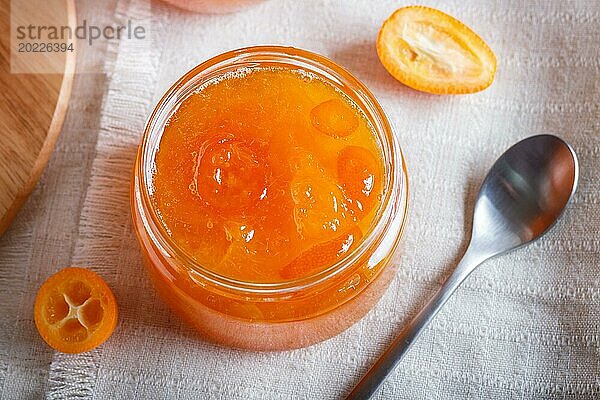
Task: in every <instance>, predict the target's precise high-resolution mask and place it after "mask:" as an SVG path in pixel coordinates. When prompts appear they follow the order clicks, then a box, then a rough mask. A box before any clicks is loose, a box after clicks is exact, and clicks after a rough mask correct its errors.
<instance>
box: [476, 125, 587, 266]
mask: <svg viewBox="0 0 600 400" xmlns="http://www.w3.org/2000/svg"><path fill="white" fill-rule="evenodd" d="M578 179H579V166H578V162H577V155H576V154H575V151H574V150H573V148H572V147H571V146H570V145H569V144H568V143H566V142H565V141H564V140H562V139H560V138H558V137H556V136H552V135H539V136H532V137H529V138H527V139H525V140H522V141H521V142H519V143H517V144H515V145H514V146H512V147H511V148H510V149H508V150H507V151H506V152H505V153H504V154H503V155H502V156H500V158H499V159H498V160H497V161H496V163H495V164H494V165H493V166H492V168H491V169H490V171H489V172H488V175H487V177H486V178H485V180H484V181H483V184H482V185H481V189H480V190H479V195H478V196H477V200H476V202H475V210H474V215H473V233H472V238H471V244H472V246H477V252H479V253H482V254H487V255H488V256H489V257H492V256H494V255H499V254H502V253H505V252H507V251H511V250H514V249H516V248H517V247H520V246H522V245H524V244H527V243H529V242H531V241H533V240H535V239H537V238H538V237H540V236H541V235H543V234H544V233H545V232H547V231H548V229H550V227H552V225H554V223H555V222H556V220H557V219H558V218H559V216H560V215H561V213H562V211H563V210H564V208H565V206H566V205H567V203H568V202H569V201H570V200H571V198H572V197H573V194H574V193H575V190H576V188H577V181H578Z"/></svg>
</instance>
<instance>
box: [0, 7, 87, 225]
mask: <svg viewBox="0 0 600 400" xmlns="http://www.w3.org/2000/svg"><path fill="white" fill-rule="evenodd" d="M65 1H66V2H67V10H68V16H67V19H68V24H69V25H70V26H72V27H73V28H74V27H75V26H76V25H77V22H76V20H77V14H76V10H75V2H74V0H65ZM73 43H75V42H73ZM75 59H76V52H75V51H73V52H68V53H67V56H66V60H65V71H64V74H63V79H62V83H61V86H60V92H59V94H58V100H57V101H56V107H55V108H54V114H53V115H52V121H51V122H50V127H49V128H48V134H47V135H46V140H45V141H44V144H43V145H42V148H41V150H40V154H39V155H38V157H37V159H36V161H35V164H34V166H33V168H32V170H31V174H30V175H29V177H28V179H27V182H26V183H25V185H23V187H22V189H21V190H20V191H19V192H18V193H17V195H16V196H15V199H14V201H13V202H12V204H11V205H10V207H9V208H8V210H6V213H4V215H3V216H2V217H0V236H2V234H4V232H5V231H6V230H7V229H8V227H9V226H10V224H11V222H12V221H13V219H14V218H15V217H16V216H17V214H18V212H19V210H20V209H21V207H22V206H23V204H24V203H25V200H27V197H29V195H30V194H31V192H32V191H33V189H34V188H35V185H36V184H37V182H38V180H39V179H40V176H41V175H42V172H43V171H44V168H45V167H46V164H48V161H49V160H50V156H51V155H52V153H53V151H54V146H55V145H56V141H57V140H58V136H59V135H60V132H61V130H62V126H63V123H64V121H65V117H66V114H67V109H68V108H69V99H70V98H71V89H72V88H73V78H74V76H75V63H76V62H75Z"/></svg>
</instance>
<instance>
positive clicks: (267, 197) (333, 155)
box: [151, 67, 384, 283]
mask: <svg viewBox="0 0 600 400" xmlns="http://www.w3.org/2000/svg"><path fill="white" fill-rule="evenodd" d="M383 178H384V165H383V157H382V152H381V148H380V146H379V142H378V140H377V138H376V137H375V134H374V131H373V128H372V126H371V125H370V124H369V123H368V122H367V119H366V117H365V116H364V114H363V113H362V112H361V111H360V110H359V109H358V107H357V106H356V105H355V103H354V102H353V101H352V100H350V98H348V97H347V96H346V95H344V94H343V93H342V91H340V90H339V89H336V88H335V87H334V86H333V85H332V84H330V83H328V82H326V81H325V80H323V79H321V78H319V77H317V76H316V75H312V74H310V73H307V72H305V71H302V70H298V69H292V68H291V67H290V68H286V67H273V68H252V69H241V70H237V71H234V72H229V73H227V74H225V75H222V76H220V77H218V78H214V79H213V80H212V81H209V82H207V83H205V84H203V85H202V86H201V87H199V88H198V90H196V91H195V92H194V93H193V94H191V95H190V96H189V97H187V98H186V99H185V100H184V101H183V102H182V103H181V105H180V106H179V107H178V108H177V109H176V110H175V111H174V112H173V114H172V115H171V116H170V118H169V120H168V122H167V124H166V126H165V128H164V133H163V135H162V138H161V140H160V144H159V149H158V151H157V153H156V156H155V171H154V176H153V185H152V188H151V197H152V202H153V206H154V208H155V209H156V211H157V215H158V216H159V218H160V220H161V221H162V223H163V225H164V227H165V228H166V231H167V233H168V234H169V236H170V237H171V238H172V239H173V241H174V242H175V243H176V244H177V246H178V247H179V248H180V249H181V250H183V251H184V252H186V253H187V254H188V255H190V256H191V257H193V258H194V259H196V260H197V261H198V262H199V263H200V264H201V265H203V266H204V267H205V268H207V269H209V270H211V271H213V272H215V273H218V274H220V275H223V276H227V277H229V278H233V279H238V280H243V281H248V282H261V283H272V282H282V281H289V280H294V279H298V278H302V277H305V276H308V275H312V274H314V273H317V272H320V271H322V270H324V269H326V268H328V267H329V266H331V265H332V264H333V263H335V262H336V261H337V260H339V259H340V258H341V257H343V256H344V255H345V254H346V253H348V252H349V251H351V250H352V249H354V248H355V247H356V246H357V244H358V243H359V242H360V241H361V240H362V238H363V236H364V234H365V233H367V231H368V230H369V228H370V226H371V224H372V222H373V220H374V217H375V214H376V213H377V210H378V209H379V206H380V203H381V198H382V190H383Z"/></svg>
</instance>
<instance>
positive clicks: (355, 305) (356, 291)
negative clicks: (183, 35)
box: [131, 46, 408, 350]
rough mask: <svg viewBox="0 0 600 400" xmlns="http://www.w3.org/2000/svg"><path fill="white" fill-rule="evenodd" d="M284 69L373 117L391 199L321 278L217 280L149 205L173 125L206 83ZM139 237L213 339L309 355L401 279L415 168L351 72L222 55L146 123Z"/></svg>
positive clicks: (165, 292)
mask: <svg viewBox="0 0 600 400" xmlns="http://www.w3.org/2000/svg"><path fill="white" fill-rule="evenodd" d="M258 66H260V67H265V66H271V67H272V66H282V67H287V68H294V69H301V70H304V71H307V72H311V73H313V74H316V75H318V76H319V77H320V78H321V79H323V80H325V81H327V82H329V83H330V84H332V85H334V86H335V87H337V88H338V89H340V90H341V91H343V93H345V94H346V95H347V96H349V97H350V98H351V99H352V100H353V101H354V102H355V103H356V104H357V105H358V106H359V107H360V108H361V109H362V110H363V112H364V114H365V115H366V117H367V119H368V120H369V122H370V123H371V124H372V126H373V130H374V132H375V134H376V135H377V136H378V140H379V143H380V145H381V149H382V154H383V159H384V160H383V161H384V165H385V182H384V183H383V199H382V201H381V206H380V209H379V210H378V212H377V214H376V217H375V220H374V222H373V224H372V227H371V229H370V231H367V232H365V235H364V239H363V241H362V243H360V244H359V245H358V246H357V247H356V248H355V249H354V250H353V251H350V252H349V253H348V254H346V255H345V256H344V257H342V258H341V259H340V260H339V261H338V262H337V263H335V264H334V265H331V266H329V267H328V268H326V269H325V270H323V271H320V272H318V273H316V274H314V275H312V276H308V277H305V278H300V279H297V280H294V281H289V282H281V283H254V282H242V281H237V280H233V279H231V278H228V277H225V276H221V275H218V274H216V273H214V272H212V271H210V270H208V269H206V268H204V267H203V266H202V265H200V264H199V263H198V262H197V261H195V260H194V259H192V258H191V257H189V256H188V255H187V254H185V253H184V252H182V251H181V250H179V249H178V247H177V246H176V245H175V244H174V243H173V241H172V239H171V238H170V236H169V235H168V234H167V233H166V231H165V230H164V227H163V226H162V224H161V222H160V220H159V218H158V216H157V215H156V210H154V209H153V206H152V202H151V199H150V196H151V193H150V187H151V184H152V178H153V162H154V158H155V154H156V152H157V150H158V146H159V143H160V139H161V135H162V133H163V128H164V126H165V123H166V121H167V120H168V118H169V117H170V115H171V114H172V113H173V112H174V110H176V109H177V107H178V106H179V104H181V103H182V101H183V100H185V99H186V98H187V96H189V95H190V94H191V93H192V92H194V90H195V89H196V88H198V87H199V86H200V85H202V84H203V83H205V82H206V81H207V80H210V79H213V78H215V77H217V76H220V75H222V74H225V73H227V72H231V71H234V70H238V69H241V68H252V67H258ZM131 191H132V193H131V207H132V215H133V221H134V225H135V230H136V232H137V235H138V239H139V241H140V244H141V248H142V253H143V255H144V258H145V261H146V265H147V268H148V271H149V273H150V276H151V277H152V280H153V282H154V285H155V287H156V289H157V290H158V292H159V293H160V295H161V296H162V298H163V299H164V300H165V301H166V302H167V303H168V304H169V305H170V306H171V308H173V309H174V310H175V311H176V312H177V313H178V314H180V315H181V316H182V317H183V318H184V319H185V320H186V321H188V322H189V323H191V324H192V325H193V326H194V327H195V328H196V329H197V330H198V331H199V332H200V333H201V334H202V336H203V337H204V338H206V339H208V340H210V341H212V342H216V343H219V344H222V345H226V346H232V347H238V348H245V349H252V350H284V349H291V348H297V347H304V346H308V345H310V344H313V343H316V342H319V341H322V340H325V339H327V338H330V337H332V336H334V335H336V334H338V333H340V332H342V331H343V330H345V329H346V328H348V327H349V326H351V325H352V324H354V323H355V322H356V321H358V320H359V319H360V318H362V317H363V316H364V315H365V314H366V313H367V312H368V311H369V310H370V309H371V308H372V307H373V306H374V305H375V303H376V302H377V301H378V299H379V298H380V297H381V295H382V294H383V292H384V291H385V289H386V288H387V286H388V285H389V283H390V281H391V280H392V278H393V276H394V275H395V272H396V267H397V266H396V265H394V264H392V263H390V259H391V257H392V255H393V254H394V252H395V250H396V248H397V246H398V244H399V241H400V237H401V234H402V231H403V228H404V224H405V218H406V211H407V195H408V185H407V175H406V166H405V163H404V159H403V156H402V152H401V150H400V146H399V144H398V141H397V139H396V138H395V136H394V135H393V133H392V129H391V127H390V124H389V122H388V120H387V118H386V116H385V114H384V112H383V110H382V108H381V106H380V105H379V104H378V103H377V101H376V100H375V98H374V97H373V95H372V94H371V92H370V91H369V90H368V89H367V88H366V87H365V86H364V85H363V84H362V83H361V82H360V81H358V79H356V78H355V77H354V76H353V75H352V74H350V73H349V72H348V71H346V70H345V69H344V68H342V67H340V66H339V65H337V64H335V63H334V62H333V61H331V60H329V59H327V58H325V57H322V56H320V55H317V54H314V53H310V52H308V51H304V50H299V49H295V48H291V47H279V46H260V47H249V48H244V49H240V50H235V51H230V52H227V53H224V54H221V55H219V56H217V57H214V58H212V59H210V60H208V61H206V62H204V63H202V64H200V65H199V66H197V67H196V68H194V69H192V70H191V71H190V72H188V73H187V74H185V75H184V76H183V77H182V78H181V79H180V80H179V81H177V82H176V83H175V84H174V85H173V86H172V87H171V88H170V89H169V90H168V91H167V93H166V94H165V95H164V96H163V97H162V99H161V100H160V101H159V103H158V105H157V106H156V108H155V109H154V111H153V113H152V115H151V116H150V118H149V121H148V123H147V125H146V128H145V131H144V135H143V138H142V142H141V145H140V147H139V150H138V154H137V159H136V162H135V167H134V176H133V181H132V187H131Z"/></svg>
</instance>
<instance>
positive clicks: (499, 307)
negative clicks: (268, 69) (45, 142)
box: [0, 0, 600, 400]
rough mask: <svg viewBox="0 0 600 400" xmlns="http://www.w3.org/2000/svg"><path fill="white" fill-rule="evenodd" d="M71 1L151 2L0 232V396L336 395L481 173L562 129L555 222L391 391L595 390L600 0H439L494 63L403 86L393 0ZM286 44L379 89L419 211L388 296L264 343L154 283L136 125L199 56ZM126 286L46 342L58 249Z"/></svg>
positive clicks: (523, 394)
mask: <svg viewBox="0 0 600 400" xmlns="http://www.w3.org/2000/svg"><path fill="white" fill-rule="evenodd" d="M81 3H82V4H81V7H80V10H79V13H80V14H79V17H80V18H82V17H85V15H86V14H85V13H90V15H91V14H93V13H103V15H104V18H105V19H106V20H107V21H127V20H128V19H134V20H136V21H145V22H146V23H148V24H149V26H150V27H151V39H150V40H146V41H135V40H123V41H121V42H118V43H116V44H115V46H114V48H113V49H112V50H110V51H109V52H108V54H107V57H108V58H109V59H110V60H109V61H107V74H106V75H91V74H87V75H79V76H77V79H76V81H75V85H74V88H73V97H72V101H71V105H70V109H69V114H68V116H67V120H66V123H65V126H64V129H63V132H62V136H61V138H60V140H59V143H58V146H57V149H56V151H55V153H54V155H53V157H52V160H51V161H50V163H49V165H48V167H47V169H46V171H45V173H44V175H43V177H42V180H41V181H40V183H39V184H38V186H37V188H36V190H35V192H34V193H33V194H32V196H31V197H30V199H29V200H28V202H27V204H26V205H25V207H24V209H23V210H22V211H21V212H20V214H19V216H18V218H17V220H16V221H15V222H14V224H13V226H12V227H11V229H10V230H9V231H8V232H7V233H6V234H4V235H3V236H2V237H0V398H2V399H24V398H31V399H33V398H41V397H44V396H45V397H47V398H50V399H63V398H80V399H166V398H182V399H205V398H206V399H244V400H245V399H339V398H342V397H343V396H344V394H346V393H348V391H349V390H350V388H351V387H352V386H353V385H354V384H355V383H356V381H357V380H358V379H359V377H360V376H361V375H362V374H363V373H364V372H366V370H367V369H368V367H369V366H370V365H371V364H372V363H373V361H374V360H375V359H376V357H377V356H378V355H379V354H380V353H381V351H382V350H383V349H384V348H385V346H386V345H387V344H388V343H389V342H390V340H391V338H392V337H393V336H394V334H395V332H397V331H398V330H399V329H400V328H401V327H402V325H403V324H404V323H406V322H407V321H408V320H409V319H410V318H411V317H412V315H414V313H415V312H416V311H417V310H418V309H419V307H420V306H421V305H422V304H423V303H424V302H425V301H426V300H427V299H428V297H429V296H431V294H432V293H433V292H434V291H435V290H436V289H437V288H438V287H439V285H440V284H441V282H442V281H443V279H444V278H445V277H446V276H447V275H448V274H449V273H450V272H451V271H452V269H453V267H454V265H455V264H456V262H457V260H458V258H459V257H460V255H461V253H462V252H463V251H464V249H465V246H466V243H467V240H468V237H467V236H468V232H469V229H470V223H471V222H470V214H471V212H472V207H473V201H474V198H475V196H476V193H477V190H478V187H479V185H480V183H481V181H482V178H483V177H484V175H485V173H486V171H487V169H488V168H489V167H490V166H491V165H492V163H493V162H494V160H495V159H496V158H497V157H498V156H499V155H500V154H501V153H502V152H503V151H504V150H505V149H507V148H508V147H509V146H510V145H512V144H513V143H515V142H516V141H518V140H520V139H522V138H524V137H527V136H530V135H534V134H540V133H552V134H557V135H559V136H561V137H563V138H565V139H566V140H567V141H569V142H570V143H571V144H572V145H573V146H574V148H575V149H576V151H577V153H578V155H579V159H580V167H581V178H580V186H579V190H578V192H577V194H576V196H575V198H574V201H573V203H572V204H571V206H570V207H569V209H568V210H567V212H566V213H565V215H564V217H563V218H562V219H561V221H560V222H559V223H558V224H557V226H556V227H555V228H554V229H553V230H552V231H551V232H549V233H548V235H546V236H545V237H544V238H543V239H542V240H540V241H538V242H536V243H534V244H533V245H531V246H529V247H526V248H523V249H520V250H518V251H515V252H513V253H511V254H509V255H506V256H504V257H502V258H498V259H495V260H492V261H489V262H487V263H485V264H484V265H483V266H482V267H480V269H478V270H477V271H476V272H475V273H473V274H472V275H471V276H470V277H469V278H468V280H467V281H466V282H465V283H464V285H463V286H462V287H461V288H460V289H459V290H458V291H457V292H456V293H455V295H454V296H453V298H452V299H451V300H450V301H449V302H448V304H447V305H446V306H445V307H444V309H443V310H442V311H441V312H440V313H439V315H438V316H437V318H436V319H435V320H434V321H433V323H432V324H431V325H430V326H429V327H428V328H427V330H426V331H425V332H424V334H423V335H422V336H421V338H420V339H419V340H418V342H417V343H416V344H415V346H414V347H413V348H412V350H411V351H410V353H409V354H408V355H407V357H406V358H405V360H404V361H403V362H402V364H401V365H400V367H399V368H398V369H397V371H396V372H395V373H394V374H393V375H392V376H390V378H389V379H388V380H387V381H386V382H385V384H384V385H383V387H382V390H381V391H380V393H379V394H378V397H377V398H378V399H432V398H435V399H437V400H442V399H474V398H480V399H598V398H600V207H599V206H600V194H599V193H600V180H599V174H600V45H599V38H600V2H597V1H593V0H589V1H584V0H580V1H558V0H555V1H542V0H540V1H522V0H508V1H502V2H497V1H479V0H446V1H438V0H431V1H429V2H428V5H430V6H433V7H437V8H440V9H442V10H444V11H446V12H448V13H449V14H451V15H454V16H456V17H458V18H460V19H461V20H462V21H464V22H465V23H466V24H467V25H469V26H471V27H472V28H473V29H474V30H475V31H476V32H478V33H479V34H480V35H481V36H482V37H483V38H484V39H485V40H486V41H487V42H488V44H489V45H490V47H491V48H492V49H493V50H494V52H495V54H496V56H497V59H498V71H497V75H496V79H495V82H494V83H493V85H492V86H491V87H490V88H489V89H487V90H485V91H483V92H481V93H478V94H473V95H465V96H433V95H427V94H424V93H419V92H416V91H413V90H411V89H408V88H406V87H404V86H402V85H401V84H400V83H398V82H397V81H395V80H394V79H393V78H392V77H391V76H390V75H389V74H388V73H387V72H386V71H385V69H384V68H383V67H382V66H381V64H380V63H379V60H378V58H377V54H376V51H375V40H376V37H377V31H378V29H379V27H380V25H381V23H382V22H383V20H384V19H385V18H387V16H388V15H389V14H391V12H392V11H394V10H395V9H396V8H397V7H399V6H402V5H404V3H402V2H398V1H394V0H377V1H371V0H361V1H359V0H356V1H342V0H339V1H333V0H330V1H326V0H307V1H296V0H272V1H267V2H264V3H262V4H260V5H258V6H256V7H253V8H250V9H248V10H245V11H242V12H239V13H235V14H228V15H220V16H218V15H213V16H210V15H199V14H193V13H189V12H184V11H180V10H178V9H175V8H173V7H171V6H168V5H166V4H164V3H162V2H159V1H155V2H152V3H148V2H147V1H145V0H114V1H107V2H106V3H104V2H96V3H99V4H92V3H94V2H91V1H90V2H81ZM257 44H282V45H291V46H295V47H301V48H305V49H307V50H311V51H314V52H317V53H320V54H323V55H325V56H328V57H330V58H332V59H333V60H334V61H336V62H338V63H339V64H341V65H343V66H345V67H347V68H348V69H349V70H350V71H352V72H353V73H354V74H355V75H356V76H357V77H358V78H359V79H361V80H362V81H363V82H364V83H365V84H366V85H367V86H368V87H369V88H370V89H371V90H372V91H373V92H374V94H375V96H376V97H377V98H378V100H379V101H380V102H381V104H382V106H383V107H384V109H385V110H386V113H387V115H388V116H389V119H390V120H391V122H392V124H393V126H394V128H395V132H396V134H397V136H398V138H399V140H400V143H401V145H402V147H403V150H404V152H405V156H406V158H407V165H408V169H409V180H410V210H409V221H408V225H407V228H406V231H405V238H404V246H403V247H402V249H401V250H400V253H399V255H398V257H396V259H397V260H398V261H397V262H399V263H400V264H401V265H400V269H399V272H398V274H397V276H396V278H395V279H394V281H393V283H392V285H391V286H390V288H389V289H388V291H387V292H386V294H385V295H384V297H383V299H382V300H381V301H380V302H379V304H378V305H377V306H376V307H375V308H374V309H373V310H372V311H371V312H370V313H369V314H368V315H367V316H366V317H365V318H364V319H363V320H361V321H360V322H359V323H357V324H356V325H354V326H353V327H351V328H350V329H348V330H347V331H345V332H344V333H342V334H340V335H339V336H337V337H335V338H333V339H330V340H328V341H326V342H323V343H320V344H317V345H314V346H311V347H309V348H305V349H299V350H294V351H288V352H277V353H254V352H245V351H239V350H233V349H228V348H222V347H218V346H214V345H212V344H208V343H206V342H204V341H202V340H201V339H199V338H198V337H197V336H196V335H195V333H194V332H193V330H192V329H190V328H188V327H187V326H186V325H184V324H183V323H181V322H180V320H179V319H178V318H176V317H175V316H174V315H173V314H172V313H171V312H170V311H169V309H167V307H166V306H165V305H164V304H163V303H162V301H161V300H160V298H158V296H157V295H156V293H155V291H154V290H153V288H152V286H151V284H150V281H149V279H148V277H147V274H146V272H145V270H144V267H143V265H142V262H141V256H140V251H139V247H138V244H137V240H136V238H135V234H134V232H133V230H132V224H131V218H130V214H129V182H130V173H131V168H132V165H133V161H134V157H135V152H136V147H137V145H138V143H139V140H140V136H141V132H142V130H143V128H144V124H145V121H146V119H147V118H148V116H149V114H150V112H151V110H152V108H153V107H154V105H155V104H156V102H157V101H158V99H159V98H160V96H161V95H162V94H163V93H164V91H165V90H166V89H168V88H169V86H170V85H171V84H172V83H173V82H174V81H175V80H176V79H178V78H179V77H180V76H181V75H183V74H184V73H185V72H186V71H188V70H189V69H190V68H192V67H193V66H195V65H197V64H199V63H200V62H202V61H204V60H206V59H208V58H210V57H212V56H214V55H217V54H219V53H222V52H224V51H226V50H231V49H234V48H239V47H244V46H249V45H257ZM72 264H76V265H83V266H89V267H91V268H92V269H93V270H95V271H97V272H98V273H100V274H101V275H102V276H103V277H104V278H105V279H106V280H107V282H108V283H109V285H110V286H111V287H112V288H113V290H114V292H115V295H116V298H117V300H118V303H119V306H120V321H119V324H118V327H117V329H116V331H115V333H114V334H113V336H112V337H111V338H110V339H109V340H108V341H107V342H106V343H105V344H104V345H103V346H101V347H99V348H98V349H96V350H93V351H91V352H88V353H85V354H81V355H64V354H59V353H55V352H53V351H52V350H51V349H49V348H48V347H47V346H46V345H45V344H44V343H43V342H42V340H41V339H40V337H39V335H38V334H37V332H36V329H35V325H34V323H33V315H32V314H33V313H32V308H33V301H34V297H35V293H36V291H37V289H38V287H39V285H40V284H41V283H42V282H43V281H44V280H45V279H46V278H47V277H48V276H49V275H50V274H52V273H53V272H55V271H57V270H59V269H61V268H62V267H64V266H67V265H72Z"/></svg>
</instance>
